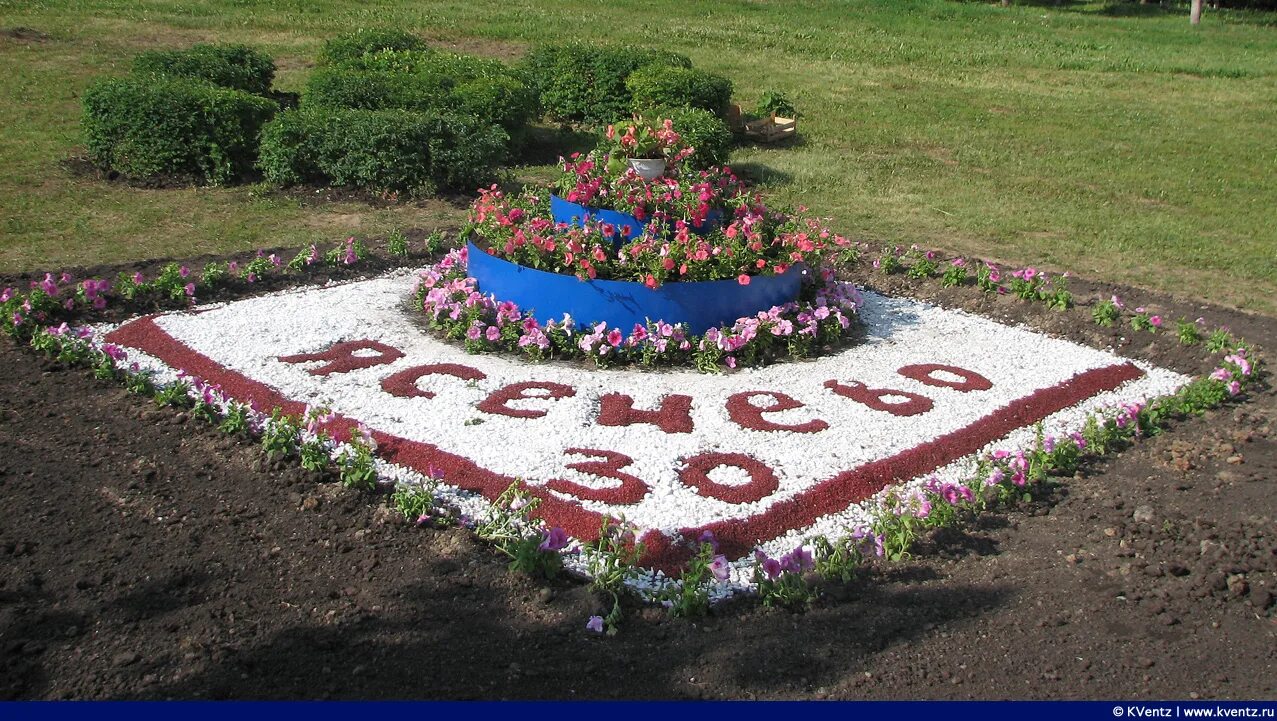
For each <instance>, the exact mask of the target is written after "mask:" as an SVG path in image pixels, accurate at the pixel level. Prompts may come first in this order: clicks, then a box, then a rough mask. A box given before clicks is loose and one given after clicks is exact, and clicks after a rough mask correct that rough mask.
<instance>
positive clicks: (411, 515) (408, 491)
mask: <svg viewBox="0 0 1277 721" xmlns="http://www.w3.org/2000/svg"><path fill="white" fill-rule="evenodd" d="M390 502H391V504H392V505H394V507H395V510H396V511H399V513H401V514H402V515H403V517H404V519H406V520H409V521H412V522H414V523H415V522H417V521H420V520H421V518H422V517H424V516H428V515H429V514H430V511H432V510H433V509H434V506H435V494H434V492H432V491H431V490H430V489H429V488H426V487H424V486H409V485H402V486H399V487H398V488H396V489H395V492H394V493H393V494H392V495H391V496H390Z"/></svg>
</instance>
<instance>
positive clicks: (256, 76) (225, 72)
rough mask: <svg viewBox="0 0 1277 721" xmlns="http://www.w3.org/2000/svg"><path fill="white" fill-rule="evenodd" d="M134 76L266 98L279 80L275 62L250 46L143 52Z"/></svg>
mask: <svg viewBox="0 0 1277 721" xmlns="http://www.w3.org/2000/svg"><path fill="white" fill-rule="evenodd" d="M133 74H134V75H137V76H147V75H152V76H160V77H169V78H191V79H194V80H203V81H206V82H209V83H212V84H214V85H219V86H221V87H224V88H231V89H234V90H242V91H244V92H246V93H252V94H254V95H266V94H267V93H269V92H270V86H271V83H272V82H273V81H274V79H275V61H274V60H273V59H272V58H271V56H269V55H267V54H265V53H263V52H261V51H258V50H254V49H252V48H250V47H248V46H247V45H194V46H192V47H190V48H187V49H185V50H148V51H146V52H143V53H141V54H139V55H138V56H137V57H135V58H134V59H133Z"/></svg>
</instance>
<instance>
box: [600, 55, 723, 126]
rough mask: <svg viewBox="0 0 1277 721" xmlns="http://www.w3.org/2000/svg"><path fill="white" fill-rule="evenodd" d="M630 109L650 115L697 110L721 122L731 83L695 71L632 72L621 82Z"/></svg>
mask: <svg viewBox="0 0 1277 721" xmlns="http://www.w3.org/2000/svg"><path fill="white" fill-rule="evenodd" d="M625 87H626V88H627V89H628V90H629V91H630V95H631V97H632V98H633V105H632V109H633V110H634V112H637V113H650V112H652V111H654V110H657V109H659V108H700V109H701V110H707V111H709V112H711V113H713V114H714V115H716V116H718V117H720V118H722V117H724V116H725V115H726V114H727V106H728V105H729V104H730V103H731V101H732V81H730V80H728V79H727V78H725V77H722V76H721V75H714V74H713V73H707V72H704V71H702V70H697V69H695V68H685V67H680V66H677V65H662V64H653V65H648V66H646V67H643V68H639V69H638V70H635V71H634V72H633V73H631V74H630V75H629V77H627V78H626V80H625Z"/></svg>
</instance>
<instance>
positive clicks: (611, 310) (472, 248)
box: [468, 243, 804, 335]
mask: <svg viewBox="0 0 1277 721" xmlns="http://www.w3.org/2000/svg"><path fill="white" fill-rule="evenodd" d="M468 251H469V261H468V273H469V275H470V277H472V278H474V279H475V280H476V281H478V284H479V292H481V293H483V294H485V295H487V294H492V295H495V296H496V297H497V299H498V300H503V301H504V300H508V301H513V302H514V303H515V304H517V305H518V306H519V307H520V308H521V309H524V310H531V311H532V312H533V315H534V316H535V317H536V319H537V321H538V322H540V323H542V324H544V323H546V322H548V321H551V320H556V321H557V320H562V318H563V314H564V313H567V314H569V315H571V316H572V318H573V319H575V320H576V321H577V322H578V323H598V322H599V321H604V322H606V323H607V324H608V327H610V328H620V329H621V330H623V331H625V332H629V330H630V329H631V328H633V327H634V325H635V324H636V323H637V324H640V325H646V324H647V322H648V321H649V320H663V321H665V322H666V323H670V324H678V323H686V324H687V326H688V329H689V330H690V331H691V332H692V333H694V334H697V335H699V334H702V333H704V332H705V331H707V330H709V329H710V328H716V327H718V326H722V325H729V324H731V323H733V322H735V321H736V319H737V318H742V317H744V316H748V315H754V314H756V313H758V312H759V311H763V310H767V309H769V308H771V307H772V306H777V305H783V304H785V303H788V302H790V301H792V300H795V299H796V298H797V297H798V291H799V286H800V285H801V283H802V275H803V272H804V271H803V267H802V266H801V265H795V266H794V267H792V268H790V269H789V270H788V271H786V272H785V273H783V274H781V275H768V276H755V277H753V278H752V279H751V282H750V284H749V285H741V284H740V283H738V282H737V281H736V280H710V281H698V282H677V283H666V284H664V285H662V286H660V287H658V288H654V289H653V288H648V287H647V286H645V285H643V284H642V283H633V282H629V281H620V280H591V281H583V280H580V279H579V278H577V277H576V276H573V275H562V274H559V273H548V272H546V271H543V270H536V269H534V268H527V267H524V266H522V265H518V264H517V263H511V262H510V261H508V260H503V259H501V258H497V257H496V256H493V255H489V254H488V253H486V252H485V251H483V250H480V249H479V248H478V246H476V245H475V244H474V243H469V247H468Z"/></svg>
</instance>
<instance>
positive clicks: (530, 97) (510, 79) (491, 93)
mask: <svg viewBox="0 0 1277 721" xmlns="http://www.w3.org/2000/svg"><path fill="white" fill-rule="evenodd" d="M305 103H306V105H308V106H319V107H329V108H350V109H358V110H392V109H398V110H417V111H422V112H430V111H434V112H440V113H445V114H467V115H474V116H475V117H477V118H479V119H480V120H484V121H487V122H490V123H496V124H498V125H500V126H501V127H503V128H505V130H506V132H507V133H508V134H510V135H511V136H512V137H518V136H520V135H521V134H522V133H523V131H524V129H525V127H526V125H527V123H528V121H529V120H531V119H532V117H533V116H534V115H536V96H535V95H534V94H533V93H532V91H531V90H530V89H529V88H528V87H527V86H526V85H524V84H523V82H522V81H521V80H519V79H518V78H516V77H515V76H514V75H513V74H512V73H511V71H510V70H509V69H508V68H506V67H505V66H504V65H501V64H500V63H498V62H496V61H489V60H483V59H480V58H468V57H465V56H460V55H448V54H444V53H393V52H392V53H378V54H374V55H367V56H364V57H363V58H362V59H361V60H360V61H356V62H352V63H348V64H346V65H343V66H340V67H329V68H321V69H319V70H316V71H315V72H314V73H312V74H311V77H310V80H309V81H308V83H307V85H306V94H305Z"/></svg>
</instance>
